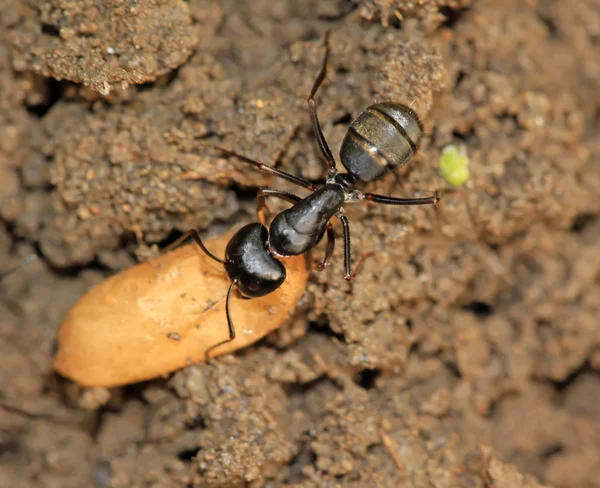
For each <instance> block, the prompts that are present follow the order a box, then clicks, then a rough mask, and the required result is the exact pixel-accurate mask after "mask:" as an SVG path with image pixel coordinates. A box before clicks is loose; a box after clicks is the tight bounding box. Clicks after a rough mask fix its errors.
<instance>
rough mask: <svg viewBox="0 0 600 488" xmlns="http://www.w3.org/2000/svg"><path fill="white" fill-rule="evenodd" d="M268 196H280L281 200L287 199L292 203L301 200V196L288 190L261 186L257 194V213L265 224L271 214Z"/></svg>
mask: <svg viewBox="0 0 600 488" xmlns="http://www.w3.org/2000/svg"><path fill="white" fill-rule="evenodd" d="M266 197H276V198H280V199H281V200H285V201H286V202H289V203H292V204H293V203H298V202H299V201H300V200H301V198H300V197H299V196H296V195H294V194H293V193H290V192H287V191H283V190H276V189H274V188H260V189H259V190H258V193H257V194H256V207H257V208H256V213H257V215H258V221H259V222H260V223H261V224H263V225H265V223H266V222H267V218H268V216H269V214H270V212H269V208H268V207H267V202H266V201H265V198H266Z"/></svg>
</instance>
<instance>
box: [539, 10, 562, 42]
mask: <svg viewBox="0 0 600 488" xmlns="http://www.w3.org/2000/svg"><path fill="white" fill-rule="evenodd" d="M536 15H537V17H538V19H540V21H541V22H542V24H544V25H545V26H546V29H548V33H549V34H550V37H551V38H552V39H558V33H559V32H558V27H557V26H556V22H554V19H553V18H551V17H549V16H547V15H544V14H542V13H541V12H537V13H536Z"/></svg>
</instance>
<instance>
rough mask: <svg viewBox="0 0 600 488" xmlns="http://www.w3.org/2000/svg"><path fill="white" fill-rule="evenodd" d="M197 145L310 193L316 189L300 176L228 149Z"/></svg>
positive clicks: (202, 144)
mask: <svg viewBox="0 0 600 488" xmlns="http://www.w3.org/2000/svg"><path fill="white" fill-rule="evenodd" d="M198 144H200V145H201V146H204V147H209V148H212V149H216V150H217V151H221V152H222V153H224V154H227V155H228V156H233V157H234V158H237V159H239V160H240V161H243V162H244V163H248V164H251V165H253V166H254V167H255V168H257V169H258V170H259V171H262V172H263V173H268V174H270V175H273V176H276V177H278V178H281V179H283V180H286V181H289V182H290V183H294V184H295V185H298V186H302V187H304V188H307V189H308V190H310V191H315V190H316V189H317V187H316V185H313V184H312V183H311V182H310V181H308V180H305V179H304V178H302V177H300V176H296V175H292V174H289V173H286V172H285V171H281V170H280V169H277V168H274V167H273V166H269V165H268V164H265V163H261V162H260V161H255V160H254V159H250V158H248V157H246V156H242V155H241V154H238V153H236V152H233V151H230V150H229V149H225V148H224V147H219V146H212V145H210V144H204V143H202V142H199V143H198Z"/></svg>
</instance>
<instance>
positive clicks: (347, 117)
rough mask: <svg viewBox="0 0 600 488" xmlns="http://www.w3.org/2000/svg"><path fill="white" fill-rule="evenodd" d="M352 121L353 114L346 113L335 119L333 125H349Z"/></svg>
mask: <svg viewBox="0 0 600 488" xmlns="http://www.w3.org/2000/svg"><path fill="white" fill-rule="evenodd" d="M350 122H352V115H351V114H349V113H345V114H344V115H342V116H341V117H338V118H337V119H334V120H333V125H349V124H350Z"/></svg>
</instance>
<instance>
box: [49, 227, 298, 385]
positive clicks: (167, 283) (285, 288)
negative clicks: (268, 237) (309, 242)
mask: <svg viewBox="0 0 600 488" xmlns="http://www.w3.org/2000/svg"><path fill="white" fill-rule="evenodd" d="M229 237H231V236H224V237H220V238H217V239H214V240H211V241H207V243H206V244H207V247H209V248H210V249H212V250H214V253H215V254H216V255H218V256H223V255H224V249H225V246H226V244H227V242H228V240H229ZM285 265H286V268H287V278H286V280H285V282H284V283H283V285H281V287H280V288H279V289H277V290H276V291H274V292H273V293H270V294H269V295H267V296H264V297H262V298H254V299H252V300H244V299H241V298H240V297H236V296H235V295H234V297H233V298H232V300H231V315H232V318H233V320H234V321H235V323H236V324H237V325H238V334H237V337H236V338H235V339H234V340H233V341H231V342H228V343H226V344H223V345H222V346H219V347H217V348H214V349H211V350H210V352H209V354H208V355H209V356H210V357H214V356H218V355H222V354H227V353H231V352H233V351H235V350H237V349H241V348H243V347H246V346H248V345H250V344H252V343H254V342H256V341H258V340H259V339H261V338H262V337H264V336H265V335H266V334H268V333H269V332H271V331H272V330H274V329H276V328H278V327H280V326H281V325H282V324H283V323H284V322H286V321H287V320H288V319H289V317H290V316H291V314H292V313H293V311H294V309H295V307H296V304H297V303H298V301H299V300H300V298H301V296H302V294H303V293H304V290H305V288H306V282H307V278H308V269H307V264H306V259H305V256H298V257H294V258H287V259H285ZM229 285H230V282H229V280H228V278H227V275H226V274H225V271H224V270H223V267H222V266H220V265H218V263H215V261H213V260H212V259H210V258H209V257H208V256H206V255H205V254H204V253H203V252H202V250H201V249H199V248H198V246H196V245H195V244H190V245H186V246H182V247H179V248H178V249H176V250H174V251H172V252H170V253H168V254H165V255H163V256H160V257H157V258H155V259H152V260H151V261H147V262H144V263H141V264H138V265H136V266H134V267H132V268H130V269H127V270H125V271H122V272H121V273H119V274H117V275H114V276H112V277H110V278H108V279H107V280H105V281H103V282H102V283H100V284H98V285H97V286H96V287H94V288H93V289H92V290H90V291H89V292H88V293H87V294H86V295H84V296H83V297H82V298H81V299H80V300H79V302H78V303H77V304H76V305H75V306H74V307H73V308H72V309H71V311H70V312H69V314H68V315H67V316H66V318H65V320H64V321H63V323H62V325H61V326H60V328H59V330H58V336H57V339H58V352H57V354H56V357H55V358H54V368H55V369H56V371H58V372H59V373H60V374H62V375H64V376H66V377H67V378H70V379H72V380H74V381H75V382H77V383H79V384H80V385H82V386H87V387H114V386H119V385H125V384H128V383H135V382H138V381H143V380H148V379H151V378H156V377H158V376H161V375H164V374H167V373H170V372H172V371H175V370H177V369H180V368H182V367H185V366H187V365H189V364H191V363H196V362H201V361H204V360H205V355H206V352H207V351H208V350H209V349H210V348H211V347H212V346H214V345H215V344H218V343H219V342H221V341H223V340H224V339H226V338H227V337H228V328H227V319H226V316H225V296H226V294H227V289H228V287H229Z"/></svg>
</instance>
